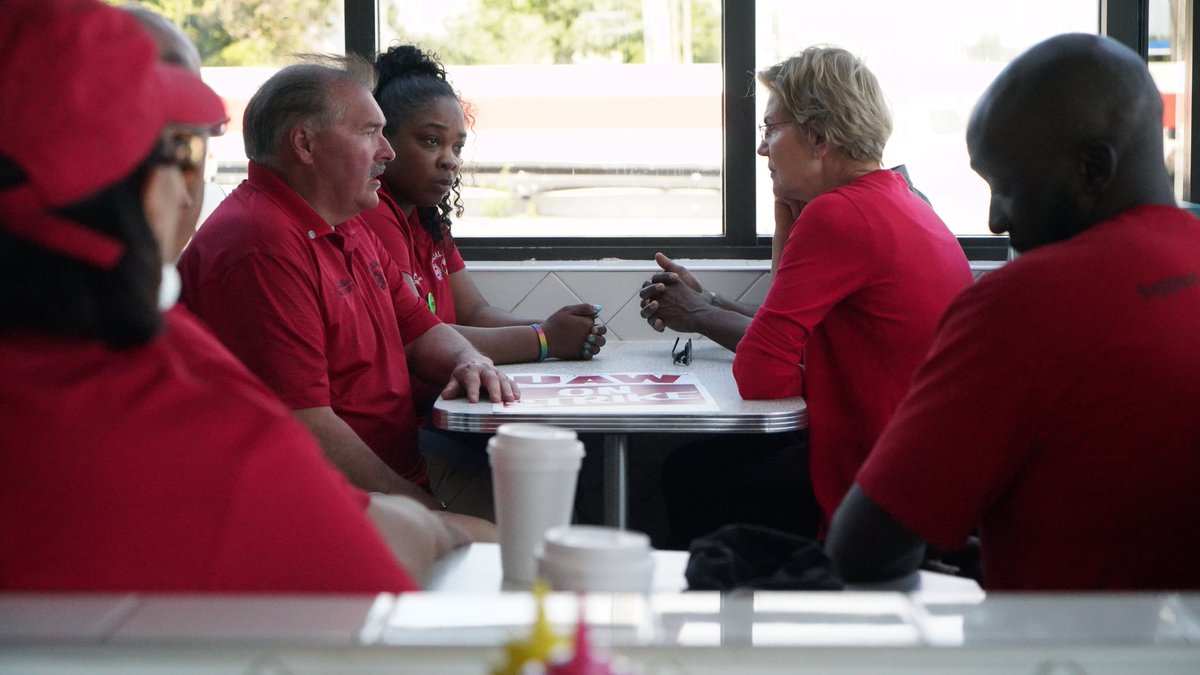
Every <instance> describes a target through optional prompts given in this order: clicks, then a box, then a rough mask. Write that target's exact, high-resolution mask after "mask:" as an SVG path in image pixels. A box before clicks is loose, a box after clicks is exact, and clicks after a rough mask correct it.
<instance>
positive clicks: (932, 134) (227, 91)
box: [110, 0, 1193, 260]
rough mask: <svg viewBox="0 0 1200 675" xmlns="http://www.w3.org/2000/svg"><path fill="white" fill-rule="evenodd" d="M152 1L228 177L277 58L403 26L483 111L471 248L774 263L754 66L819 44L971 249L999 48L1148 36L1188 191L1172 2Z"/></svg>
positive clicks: (480, 252)
mask: <svg viewBox="0 0 1200 675" xmlns="http://www.w3.org/2000/svg"><path fill="white" fill-rule="evenodd" d="M110 1H113V2H119V1H121V0H110ZM148 4H150V5H151V6H153V7H155V8H156V9H158V10H159V11H161V12H163V13H164V14H166V15H167V16H168V18H171V19H172V20H174V21H176V22H177V23H179V24H180V25H182V26H183V27H184V29H185V31H186V32H187V33H188V34H189V35H190V36H191V37H192V38H193V39H194V40H195V41H196V42H197V44H198V45H199V46H200V49H201V54H202V57H203V58H204V62H205V69H204V77H205V79H206V80H207V81H208V82H209V83H210V84H212V85H213V87H214V88H215V89H216V90H217V91H218V93H220V94H221V95H222V96H223V97H224V98H225V100H226V102H227V105H228V107H229V110H230V115H231V116H232V117H233V123H232V125H231V127H232V128H231V130H230V133H229V134H227V136H226V137H225V138H223V139H220V140H219V141H218V142H215V143H214V144H213V152H214V159H215V161H214V162H213V164H214V166H215V168H216V177H215V178H216V180H217V181H218V182H220V183H223V184H224V185H225V186H226V189H228V188H229V187H232V186H233V185H236V184H237V182H238V181H239V180H240V179H241V176H242V175H244V172H245V158H244V153H243V150H242V145H241V134H240V118H241V114H242V110H243V108H244V106H245V102H246V101H247V100H248V99H249V97H250V95H251V94H252V93H253V92H254V91H255V89H256V88H257V87H258V85H259V84H260V83H261V82H262V81H263V80H265V79H266V78H267V77H269V76H270V74H271V73H273V72H274V69H275V68H277V67H278V66H279V65H281V64H282V63H283V62H286V61H287V56H288V54H290V53H293V52H341V51H343V50H346V49H348V50H351V51H355V52H358V53H362V54H368V55H373V54H374V53H375V50H376V49H377V47H378V46H380V45H382V46H386V45H387V44H388V43H390V42H392V41H393V40H397V39H400V40H408V41H415V42H417V43H418V44H421V45H422V46H424V47H426V48H432V49H434V50H436V51H437V52H438V53H439V55H440V56H441V57H442V60H443V61H444V62H445V63H446V64H447V67H448V70H449V73H450V76H451V79H452V81H453V83H454V84H455V86H456V88H457V89H458V90H459V91H460V92H461V93H462V94H463V96H464V98H465V99H466V100H467V101H468V102H470V103H472V104H474V106H475V109H476V114H477V120H476V125H475V133H474V135H473V136H472V137H471V138H470V139H469V142H468V147H467V153H468V155H469V160H471V164H470V165H469V167H468V169H469V175H468V178H469V180H468V181H467V182H468V183H469V189H468V192H467V195H466V196H467V213H466V214H465V215H464V217H463V218H461V219H459V220H458V221H457V222H456V225H455V226H456V233H457V235H458V236H459V238H460V241H459V243H460V247H461V248H462V249H463V250H464V253H465V254H466V255H467V256H468V258H469V259H474V260H484V259H500V260H503V259H526V258H539V259H597V258H624V259H634V260H648V259H649V258H650V256H651V254H652V253H653V252H654V251H655V250H659V249H663V248H666V249H668V250H669V251H670V252H672V253H674V254H675V255H677V256H679V257H693V258H696V257H700V258H704V257H709V258H751V259H760V260H762V259H766V258H768V257H769V250H770V249H769V244H770V241H769V235H770V233H771V231H772V230H773V226H772V224H771V223H770V214H771V212H772V210H771V209H770V208H769V207H770V200H771V197H770V188H769V182H768V181H767V179H766V177H765V176H764V175H763V174H764V173H765V164H764V160H762V159H761V158H760V157H758V156H756V155H755V149H756V147H757V133H756V129H755V126H756V124H758V123H759V121H760V120H761V116H762V105H763V102H762V101H756V100H755V96H754V93H755V91H756V90H757V88H758V87H757V85H756V83H755V81H754V78H753V73H754V72H755V71H757V70H758V69H760V68H763V67H765V66H768V65H770V64H772V63H775V62H777V61H779V60H781V59H783V58H785V57H786V56H788V55H790V54H792V53H794V52H796V51H798V50H800V49H801V48H803V47H805V46H807V45H809V44H814V43H832V44H838V45H839V46H843V47H846V48H847V49H850V50H851V51H853V52H855V53H856V54H858V55H860V56H862V57H863V58H864V59H865V60H866V61H867V63H868V65H869V66H870V67H871V68H872V70H873V71H874V72H875V73H876V74H877V75H878V76H879V77H880V80H881V82H882V84H883V86H884V89H885V92H886V93H887V95H888V97H889V99H890V101H891V103H892V107H893V112H894V115H895V131H894V133H893V136H892V139H891V141H890V142H889V145H888V149H887V152H886V154H885V162H886V163H887V164H888V165H894V164H899V163H903V164H905V165H906V166H907V167H908V169H909V171H910V173H911V174H912V177H913V179H914V181H915V182H916V184H917V186H918V187H919V188H920V189H921V190H922V191H923V192H924V193H925V194H927V195H928V196H929V197H930V199H931V201H932V202H933V204H934V206H935V207H936V208H937V210H938V212H939V213H940V214H941V215H942V217H943V218H944V219H945V220H946V221H947V223H948V224H949V225H950V227H951V229H952V230H954V231H955V232H956V233H957V234H958V235H959V238H960V241H961V242H962V243H963V246H964V248H965V249H966V250H967V252H968V256H969V257H971V258H973V259H992V260H998V259H1003V258H1004V257H1005V255H1006V242H1005V239H1004V238H1003V237H994V236H991V235H987V234H985V233H986V228H985V222H986V221H985V214H986V204H987V191H986V187H985V186H984V185H983V183H982V181H980V180H979V179H978V178H976V177H975V175H974V174H973V173H972V172H971V171H970V169H969V167H968V166H967V160H966V152H965V142H964V140H963V130H964V128H965V123H966V119H967V117H968V115H969V112H970V109H971V106H972V105H973V104H974V102H975V100H976V99H977V98H978V96H979V94H980V93H981V92H982V91H983V88H984V87H985V86H986V85H987V84H988V83H989V82H990V81H991V79H992V78H993V77H994V75H995V74H996V73H997V72H999V70H1000V69H1001V68H1002V67H1003V66H1004V64H1005V63H1007V62H1008V61H1009V60H1010V59H1011V58H1012V57H1013V56H1015V55H1016V54H1018V53H1019V52H1020V51H1021V50H1023V49H1025V48H1026V47H1028V46H1029V45H1031V44H1033V43H1034V42H1036V41H1038V40H1040V39H1042V38H1044V37H1047V36H1049V35H1052V34H1055V33H1059V32H1064V31H1087V32H1096V31H1100V32H1104V33H1107V34H1109V35H1113V36H1114V37H1116V38H1117V39H1119V40H1121V41H1122V42H1125V43H1126V44H1130V45H1131V46H1134V47H1135V48H1139V49H1141V50H1142V52H1143V53H1146V51H1147V49H1148V47H1147V44H1148V43H1149V42H1150V41H1153V44H1154V47H1153V49H1152V50H1151V58H1152V66H1151V67H1152V71H1153V72H1154V73H1155V77H1156V79H1158V81H1159V82H1160V87H1161V88H1162V89H1163V92H1164V100H1165V101H1167V103H1168V115H1167V116H1168V117H1169V116H1170V110H1171V105H1170V104H1171V103H1172V102H1173V103H1174V104H1175V108H1174V110H1175V111H1177V113H1178V115H1177V117H1178V119H1177V120H1172V119H1168V120H1165V124H1164V133H1165V134H1166V135H1167V137H1168V139H1171V138H1175V139H1179V140H1178V142H1180V143H1182V145H1180V146H1179V149H1178V150H1176V151H1175V153H1174V154H1173V155H1170V154H1169V155H1168V158H1167V159H1168V161H1172V158H1173V161H1174V163H1175V165H1176V167H1178V170H1176V172H1175V175H1176V180H1177V187H1178V188H1179V191H1180V196H1181V197H1186V196H1188V195H1189V194H1190V186H1189V185H1188V181H1189V177H1190V173H1191V172H1190V164H1191V155H1192V154H1193V153H1190V152H1187V143H1190V140H1189V136H1188V133H1187V131H1188V127H1189V125H1190V122H1189V120H1188V118H1187V111H1188V110H1190V108H1191V106H1190V100H1191V90H1190V84H1189V83H1188V82H1186V81H1184V82H1181V80H1182V79H1184V74H1183V73H1190V72H1191V71H1190V69H1189V68H1188V63H1187V60H1188V59H1190V56H1189V55H1188V52H1187V51H1186V50H1184V51H1183V52H1182V56H1181V51H1180V49H1179V47H1180V45H1187V44H1189V42H1190V31H1189V32H1187V33H1186V34H1185V35H1183V36H1182V37H1181V36H1180V35H1179V31H1180V30H1181V28H1188V27H1189V25H1190V22H1191V21H1192V18H1191V14H1190V4H1191V3H1188V2H1184V1H1183V0H1049V1H1046V0H1010V1H1008V2H1000V1H998V0H963V1H962V2H957V3H951V2H946V1H945V0H910V1H908V2H901V3H897V2H892V1H891V0H855V1H854V2H817V1H815V0H744V1H743V0H738V1H736V2H734V1H726V0H260V1H259V2H254V3H251V2H234V1H233V0H230V1H229V2H218V3H212V2H200V1H199V0H182V1H180V0H169V1H168V0H148ZM1147 14H1149V20H1147ZM1162 15H1166V16H1167V17H1168V20H1167V22H1166V24H1164V23H1163V20H1162V19H1161V18H1160V17H1161V16H1162ZM1171 17H1173V20H1172V19H1171ZM1164 25H1165V26H1166V27H1164ZM1166 33H1170V34H1171V35H1170V36H1166V41H1167V43H1168V44H1167V45H1166V47H1165V49H1166V50H1168V51H1166V52H1164V51H1163V50H1164V46H1163V44H1162V43H1163V37H1164V34H1166ZM1164 72H1165V73H1166V74H1165V75H1164V74H1163V73H1164ZM760 98H761V97H760ZM1181 99H1182V102H1183V104H1180V101H1181Z"/></svg>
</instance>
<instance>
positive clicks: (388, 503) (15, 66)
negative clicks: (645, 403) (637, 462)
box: [0, 0, 465, 593]
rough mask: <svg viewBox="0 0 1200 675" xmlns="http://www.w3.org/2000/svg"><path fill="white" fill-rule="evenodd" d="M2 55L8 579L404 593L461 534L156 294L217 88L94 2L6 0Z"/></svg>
mask: <svg viewBox="0 0 1200 675" xmlns="http://www.w3.org/2000/svg"><path fill="white" fill-rule="evenodd" d="M47 44H53V45H55V48H54V49H53V50H49V51H48V50H47V49H46V48H45V45H47ZM0 64H3V65H2V66H0V119H4V120H5V123H6V124H12V125H14V127H13V128H20V129H21V133H19V134H16V133H8V134H3V135H0V361H2V362H3V363H4V364H5V375H4V377H3V378H0V434H2V435H3V437H4V443H5V448H6V451H5V452H3V453H0V532H3V533H4V536H3V537H0V589H4V590H24V591H31V590H42V591H80V590H88V591H113V592H128V591H151V592H154V591H157V592H166V591H178V592H196V591H211V592H337V593H353V592H363V593H373V592H383V591H388V592H399V591H405V590H410V589H413V588H415V587H416V585H415V583H414V581H413V578H412V576H410V574H409V572H408V571H406V569H405V567H404V566H403V565H402V564H401V563H411V564H412V568H411V571H412V572H413V573H421V572H422V571H423V566H425V565H428V563H429V562H430V561H431V560H432V559H433V558H434V557H436V556H437V555H439V554H440V553H442V552H444V551H446V550H448V549H449V548H451V547H453V546H454V545H455V544H457V543H461V542H463V541H465V538H464V536H463V534H462V533H461V532H460V531H458V530H457V529H455V528H453V527H451V526H450V525H448V524H446V523H445V521H442V520H440V519H431V518H430V516H431V515H432V514H430V512H429V511H427V510H426V509H424V508H423V507H420V506H419V505H418V504H417V503H416V502H413V501H412V500H404V499H401V498H383V497H380V498H374V497H371V498H368V496H367V495H366V494H365V493H362V492H361V491H358V490H356V489H354V488H352V487H351V486H349V485H348V484H347V483H346V481H345V479H344V478H343V477H342V476H341V475H340V474H339V473H338V472H337V471H335V470H334V469H333V468H332V467H331V466H330V465H329V464H328V462H327V461H326V460H325V459H324V457H323V456H322V454H321V452H320V449H319V447H318V446H317V444H316V443H315V442H314V440H313V439H312V437H311V436H310V435H309V434H308V433H307V431H306V430H305V429H304V427H303V426H301V425H299V424H297V423H296V422H295V420H293V419H292V418H291V417H290V416H289V415H288V414H287V412H286V410H285V409H284V408H283V406H282V405H280V403H279V402H278V400H277V399H275V397H274V396H273V395H272V394H271V393H270V392H269V391H268V390H267V389H266V388H265V387H264V386H263V385H262V384H261V382H259V381H258V380H256V379H255V378H254V377H253V376H252V375H250V373H249V372H248V371H247V370H246V369H245V368H244V367H243V366H242V365H241V364H239V363H238V362H237V361H236V360H235V359H234V358H233V357H232V356H231V355H230V354H229V353H228V352H227V351H226V350H224V349H223V348H222V347H221V346H220V344H219V343H218V342H217V341H216V340H215V339H214V338H213V337H212V336H211V335H210V334H208V333H207V332H206V331H205V330H204V329H203V328H202V327H201V325H200V324H199V322H198V321H196V320H195V319H194V318H193V317H191V316H190V315H189V314H188V313H187V312H186V311H184V310H182V309H181V308H176V309H174V310H173V311H170V312H167V313H166V314H164V313H163V311H162V310H163V309H165V308H167V307H169V306H170V305H172V304H173V302H174V297H173V295H172V293H171V292H170V290H169V289H167V290H166V291H164V288H166V284H164V283H162V278H163V273H164V272H166V271H167V270H169V269H171V266H170V265H169V264H165V265H164V261H169V260H171V258H172V257H173V254H174V252H175V249H176V248H177V246H178V243H177V238H176V237H175V233H176V232H177V231H178V229H179V226H180V225H181V222H180V221H181V220H182V219H183V218H184V215H183V209H182V208H181V207H183V206H185V205H186V204H187V202H188V199H189V198H188V195H187V192H186V190H185V187H184V180H183V176H184V173H186V172H188V171H194V170H196V165H197V162H198V161H199V158H200V157H202V155H203V152H204V150H205V133H206V131H207V130H210V129H212V128H213V127H214V125H220V124H221V123H222V122H223V121H224V120H225V110H224V106H223V105H222V103H221V101H220V99H219V98H218V97H217V96H216V94H214V93H213V92H212V90H210V89H209V88H208V87H206V86H205V85H204V84H203V83H201V82H200V81H199V79H197V78H196V77H194V76H193V75H191V74H189V73H188V72H187V71H186V70H184V69H182V68H179V67H176V66H171V65H167V64H164V63H161V62H160V61H159V59H158V54H157V49H156V48H155V46H154V43H153V42H152V41H151V40H150V38H149V37H148V36H147V35H146V33H145V32H144V30H143V29H142V28H141V27H139V25H138V24H137V23H136V22H135V21H134V19H133V18H132V17H131V16H129V15H128V14H127V13H125V12H121V11H119V10H117V9H114V8H112V7H109V6H107V5H104V4H103V3H100V2H97V1H96V0H9V1H7V2H6V3H5V10H4V12H2V13H0ZM64 130H69V131H70V132H71V133H64ZM160 270H161V271H160ZM367 513H369V514H370V516H371V518H368V516H367ZM372 519H373V520H374V522H375V523H376V524H377V525H378V526H379V529H377V528H376V527H373V526H372ZM438 528H441V529H438Z"/></svg>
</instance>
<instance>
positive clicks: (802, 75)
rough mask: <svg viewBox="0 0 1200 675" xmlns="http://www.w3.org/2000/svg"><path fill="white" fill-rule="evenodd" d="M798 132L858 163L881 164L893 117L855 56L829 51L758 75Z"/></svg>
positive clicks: (806, 54)
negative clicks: (817, 136) (821, 139)
mask: <svg viewBox="0 0 1200 675" xmlns="http://www.w3.org/2000/svg"><path fill="white" fill-rule="evenodd" d="M758 80H759V82H762V84H763V86H765V87H766V88H767V90H768V91H770V92H771V93H772V94H774V95H775V96H776V97H778V99H779V101H780V103H781V104H782V105H783V108H784V110H785V111H787V113H788V114H789V115H791V117H792V119H794V120H795V121H796V123H797V124H799V125H800V127H801V128H803V129H806V130H809V131H815V132H817V133H819V134H821V135H822V136H824V137H825V138H826V139H827V140H828V141H829V142H830V143H831V144H832V145H833V146H834V147H836V148H840V149H841V151H842V152H844V153H846V155H847V156H848V157H850V158H851V159H854V160H858V161H876V162H882V161H883V148H884V146H885V145H887V141H888V138H890V137H891V135H892V113H891V111H890V110H889V109H888V104H887V100H886V99H885V98H884V96H883V90H882V89H881V88H880V87H879V81H878V80H876V79H875V75H874V74H873V73H871V71H870V70H868V69H867V66H866V65H865V64H863V62H862V61H860V60H859V59H858V57H856V56H854V55H853V54H851V53H850V52H848V51H846V50H845V49H840V48H838V47H828V46H815V47H809V48H808V49H805V50H804V51H802V52H800V53H799V54H796V55H795V56H792V57H790V58H788V59H787V60H785V61H783V62H781V63H777V64H775V65H773V66H771V67H770V68H767V69H766V70H763V71H761V72H759V73H758Z"/></svg>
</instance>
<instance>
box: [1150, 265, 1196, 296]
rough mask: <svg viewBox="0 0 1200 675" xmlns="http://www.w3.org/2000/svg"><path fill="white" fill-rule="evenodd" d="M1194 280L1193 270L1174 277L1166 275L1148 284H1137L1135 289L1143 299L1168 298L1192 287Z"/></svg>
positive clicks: (1194, 283)
mask: <svg viewBox="0 0 1200 675" xmlns="http://www.w3.org/2000/svg"><path fill="white" fill-rule="evenodd" d="M1196 281H1197V278H1196V273H1195V272H1193V273H1191V274H1184V275H1180V276H1176V277H1166V278H1164V279H1159V280H1158V281H1154V282H1151V283H1148V284H1138V287H1137V290H1138V293H1140V294H1141V296H1142V298H1143V299H1147V298H1169V297H1171V296H1172V295H1175V294H1176V293H1178V292H1179V291H1182V290H1183V289H1185V288H1194V287H1195V286H1196Z"/></svg>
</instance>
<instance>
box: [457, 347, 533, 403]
mask: <svg viewBox="0 0 1200 675" xmlns="http://www.w3.org/2000/svg"><path fill="white" fill-rule="evenodd" d="M481 391H484V392H487V395H488V398H490V399H491V400H492V401H493V402H496V403H499V402H504V403H511V402H512V401H518V400H520V399H521V390H520V389H519V388H518V387H517V383H516V382H513V381H512V380H510V379H509V378H508V376H507V375H505V374H504V373H502V372H500V369H499V368H497V367H496V366H495V364H493V363H492V362H491V360H489V359H486V358H483V357H479V358H474V359H471V360H469V361H465V362H463V363H460V364H459V365H458V366H457V367H455V368H454V372H453V373H451V375H450V383H449V384H447V385H446V388H445V389H443V390H442V398H445V399H452V398H458V397H459V396H466V397H467V400H468V401H470V402H471V403H478V402H479V393H480V392H481Z"/></svg>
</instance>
